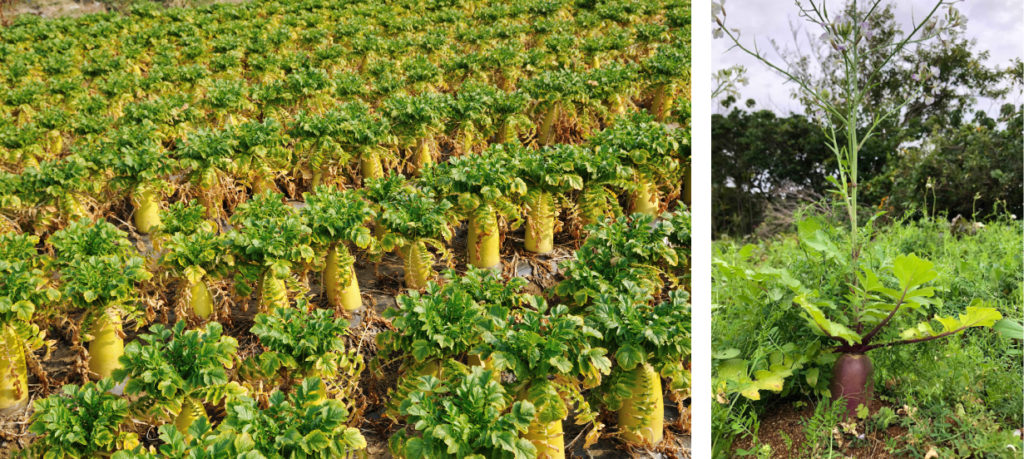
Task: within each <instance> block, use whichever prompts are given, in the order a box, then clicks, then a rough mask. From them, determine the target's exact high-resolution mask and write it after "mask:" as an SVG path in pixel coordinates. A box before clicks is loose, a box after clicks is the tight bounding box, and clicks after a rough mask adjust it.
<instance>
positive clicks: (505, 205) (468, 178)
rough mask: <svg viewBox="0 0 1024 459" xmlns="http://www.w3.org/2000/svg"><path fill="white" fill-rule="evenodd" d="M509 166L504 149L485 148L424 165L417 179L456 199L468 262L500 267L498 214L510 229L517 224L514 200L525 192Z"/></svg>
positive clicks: (510, 160)
mask: <svg viewBox="0 0 1024 459" xmlns="http://www.w3.org/2000/svg"><path fill="white" fill-rule="evenodd" d="M511 167H514V165H513V162H512V159H511V158H509V157H508V155H506V154H505V151H504V150H502V149H487V150H485V151H483V152H481V153H480V154H478V155H473V156H463V157H458V158H452V159H450V160H448V161H447V162H445V163H443V164H438V165H437V166H436V167H433V168H430V169H427V171H425V172H424V175H423V177H422V179H421V180H420V181H421V182H422V183H424V184H425V185H428V186H430V187H431V188H433V189H435V190H438V194H440V195H442V196H447V197H449V198H450V199H451V200H452V201H453V202H455V203H456V205H455V209H456V210H457V211H458V212H459V214H460V216H461V217H462V218H465V219H467V220H468V221H469V228H468V235H467V240H466V251H467V253H468V259H469V264H471V265H473V266H476V267H478V268H500V267H501V253H500V241H501V239H502V237H501V234H500V226H499V218H502V219H508V220H510V222H509V226H510V227H511V228H512V229H515V228H516V227H518V226H519V220H520V217H519V214H520V210H519V207H518V206H517V205H516V203H515V200H516V198H517V197H519V196H521V195H523V194H524V193H525V192H526V184H525V183H523V181H522V180H521V179H519V178H518V177H516V176H514V175H511V174H509V173H508V172H507V171H508V170H509V168H511Z"/></svg>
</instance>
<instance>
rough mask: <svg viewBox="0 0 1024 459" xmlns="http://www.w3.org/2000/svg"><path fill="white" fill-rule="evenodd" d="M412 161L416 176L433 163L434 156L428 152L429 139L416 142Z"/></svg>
mask: <svg viewBox="0 0 1024 459" xmlns="http://www.w3.org/2000/svg"><path fill="white" fill-rule="evenodd" d="M412 161H413V166H414V167H415V173H416V174H419V173H420V172H421V171H423V169H424V168H425V167H427V166H429V165H431V164H433V163H434V156H433V154H432V153H431V151H430V140H429V139H425V138H424V139H420V140H419V141H417V142H416V150H415V151H414V152H413V158H412Z"/></svg>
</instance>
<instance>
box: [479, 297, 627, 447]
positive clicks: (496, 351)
mask: <svg viewBox="0 0 1024 459" xmlns="http://www.w3.org/2000/svg"><path fill="white" fill-rule="evenodd" d="M592 339H600V336H599V335H598V334H597V333H596V331H594V330H593V329H591V328H589V327H586V326H585V325H584V321H583V318H582V317H580V316H577V315H573V314H570V313H569V310H568V308H567V307H565V306H563V305H557V306H549V305H548V304H547V302H546V301H545V300H544V298H542V297H538V296H533V295H529V296H527V297H526V302H525V304H524V305H523V307H521V308H518V309H515V310H513V311H512V312H511V317H510V318H509V320H508V321H507V325H506V327H505V328H503V329H500V330H498V331H497V332H496V333H493V334H488V335H487V338H486V341H487V342H486V344H483V345H481V348H482V349H484V351H483V352H481V353H480V355H481V357H482V358H484V359H486V360H488V361H489V362H491V364H492V366H493V368H494V369H495V370H496V371H509V372H511V373H512V375H514V376H515V382H514V383H512V384H511V385H509V392H510V393H512V394H515V396H516V398H517V399H519V400H524V401H528V402H530V403H531V404H533V406H534V407H535V408H536V417H535V418H534V420H533V421H532V422H531V423H530V427H529V429H528V430H527V432H526V438H527V439H529V440H530V441H531V442H533V446H534V447H535V448H536V449H537V456H538V457H547V458H551V459H555V458H561V457H565V439H564V435H563V431H562V421H564V420H565V419H566V418H567V417H568V415H569V410H570V409H572V410H573V411H574V412H575V414H574V419H575V422H576V424H587V423H592V424H595V426H594V427H595V428H594V429H592V430H591V431H590V433H588V435H587V439H586V442H585V447H586V446H588V445H589V444H592V443H593V442H595V441H597V438H598V437H599V435H600V432H601V428H600V423H598V422H597V414H598V413H596V412H595V411H593V410H591V408H590V405H589V404H588V403H587V402H586V400H585V399H584V397H583V390H585V389H590V388H593V387H595V386H597V385H599V384H600V383H601V377H602V375H607V374H608V372H609V371H610V370H611V361H610V360H609V359H608V357H606V356H605V353H606V351H605V349H603V348H600V347H593V346H591V344H590V341H591V340H592Z"/></svg>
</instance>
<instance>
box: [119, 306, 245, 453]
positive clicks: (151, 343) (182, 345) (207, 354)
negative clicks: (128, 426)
mask: <svg viewBox="0 0 1024 459" xmlns="http://www.w3.org/2000/svg"><path fill="white" fill-rule="evenodd" d="M149 331H150V332H151V333H149V334H144V335H141V336H140V337H139V341H132V342H131V343H129V344H128V345H127V346H126V347H125V350H124V355H122V356H121V359H120V360H121V368H119V369H117V370H114V373H113V376H114V379H115V380H123V379H125V378H127V379H128V383H127V384H126V385H125V389H124V391H125V393H126V394H129V395H135V396H137V397H138V398H137V399H135V401H134V402H133V405H135V406H136V407H137V409H138V410H139V411H141V412H142V413H144V414H155V415H157V416H159V417H171V416H173V417H174V426H175V427H176V428H177V429H178V431H179V432H181V433H186V432H187V431H188V428H189V426H191V425H192V423H193V422H194V421H195V420H196V419H199V418H204V419H205V418H206V417H207V414H206V409H205V408H204V407H203V403H204V402H210V403H213V404H217V403H220V401H221V400H222V399H224V398H225V397H227V396H234V395H239V394H241V392H242V391H241V387H240V386H238V384H237V383H233V382H229V379H228V373H227V371H226V370H227V369H228V368H231V367H232V366H233V365H234V359H235V354H236V352H237V350H238V341H236V340H235V339H234V338H232V337H230V336H224V335H222V332H223V329H222V327H221V325H220V324H219V323H217V322H211V323H209V324H206V327H205V328H203V329H200V330H185V322H184V321H178V323H176V324H175V325H174V327H173V328H166V327H164V326H163V325H162V324H155V325H153V326H152V327H150V330H149Z"/></svg>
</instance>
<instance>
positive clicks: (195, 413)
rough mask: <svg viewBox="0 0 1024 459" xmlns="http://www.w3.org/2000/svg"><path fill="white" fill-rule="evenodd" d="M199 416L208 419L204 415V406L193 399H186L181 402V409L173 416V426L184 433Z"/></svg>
mask: <svg viewBox="0 0 1024 459" xmlns="http://www.w3.org/2000/svg"><path fill="white" fill-rule="evenodd" d="M199 418H206V419H209V418H207V416H206V408H204V407H203V404H202V403H199V402H198V401H196V400H194V399H191V398H190V399H186V400H185V401H184V402H183V403H182V404H181V411H179V412H178V415H177V416H176V417H175V418H174V428H175V429H178V432H181V433H182V434H186V433H187V432H188V428H189V427H191V426H192V423H193V422H196V420H197V419H199Z"/></svg>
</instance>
